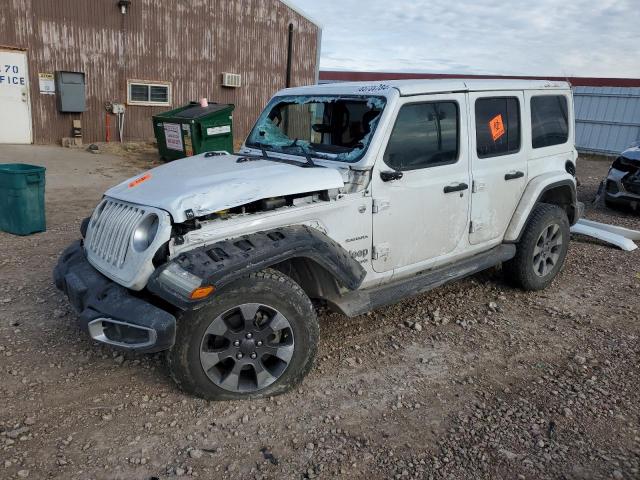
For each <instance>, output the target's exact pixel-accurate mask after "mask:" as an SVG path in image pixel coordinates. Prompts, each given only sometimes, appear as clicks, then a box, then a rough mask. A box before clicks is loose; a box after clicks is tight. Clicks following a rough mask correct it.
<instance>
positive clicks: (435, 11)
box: [291, 0, 640, 78]
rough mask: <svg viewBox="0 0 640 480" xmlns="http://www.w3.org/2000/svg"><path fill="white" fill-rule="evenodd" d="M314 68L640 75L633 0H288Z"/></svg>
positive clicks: (639, 0) (639, 2) (637, 4)
mask: <svg viewBox="0 0 640 480" xmlns="http://www.w3.org/2000/svg"><path fill="white" fill-rule="evenodd" d="M291 1H292V3H294V4H296V5H297V6H299V7H300V8H301V9H303V10H304V11H305V12H307V13H308V14H309V15H310V16H311V17H313V18H314V19H316V20H318V21H319V22H320V23H322V24H323V27H324V32H323V45H322V61H321V68H322V69H323V70H360V71H394V72H432V73H439V72H441V73H463V74H464V73H467V74H472V73H477V74H483V73H487V74H502V75H550V76H551V75H559V76H574V75H575V76H600V77H636V78H637V77H640V0H531V1H524V0H291Z"/></svg>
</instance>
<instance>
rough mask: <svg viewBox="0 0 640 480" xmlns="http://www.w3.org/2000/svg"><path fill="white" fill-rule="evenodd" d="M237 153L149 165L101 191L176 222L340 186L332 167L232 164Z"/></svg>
mask: <svg viewBox="0 0 640 480" xmlns="http://www.w3.org/2000/svg"><path fill="white" fill-rule="evenodd" d="M239 158H242V157H241V156H237V155H224V156H213V157H209V158H206V157H205V156H204V155H197V156H195V157H189V158H185V159H183V160H177V161H175V162H171V163H167V164H165V165H162V166H160V167H157V168H154V169H153V170H149V171H148V172H145V173H143V174H140V175H138V176H136V177H133V178H130V179H129V180H127V181H125V182H123V183H121V184H120V185H117V186H115V187H113V188H111V189H109V190H108V191H107V192H106V194H105V195H107V196H108V197H112V198H115V199H117V200H122V201H125V202H130V203H136V204H139V205H148V206H151V207H156V208H160V209H163V210H166V211H167V212H169V213H170V214H171V216H172V217H173V221H174V222H176V223H182V222H184V221H185V220H187V219H188V216H187V211H189V210H192V211H193V213H194V215H195V216H196V217H199V216H203V215H209V214H211V213H214V212H218V211H220V210H226V209H228V208H233V207H238V206H241V205H245V204H247V203H251V202H254V201H257V200H262V199H265V198H272V197H279V196H283V195H295V194H299V193H308V192H316V191H321V190H328V189H335V188H342V187H343V186H344V181H343V179H342V175H341V174H340V172H339V171H338V170H336V169H333V168H303V167H299V166H296V165H288V164H284V163H277V162H272V161H268V160H259V159H257V160H254V159H251V160H250V161H246V162H242V163H238V159H239Z"/></svg>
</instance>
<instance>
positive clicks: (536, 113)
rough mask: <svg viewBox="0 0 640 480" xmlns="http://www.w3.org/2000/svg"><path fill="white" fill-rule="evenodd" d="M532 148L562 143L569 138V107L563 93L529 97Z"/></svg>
mask: <svg viewBox="0 0 640 480" xmlns="http://www.w3.org/2000/svg"><path fill="white" fill-rule="evenodd" d="M531 128H532V140H533V148H544V147H550V146H552V145H562V144H563V143H567V141H568V140H569V107H568V106H567V97H565V96H564V95H541V96H537V97H532V98H531Z"/></svg>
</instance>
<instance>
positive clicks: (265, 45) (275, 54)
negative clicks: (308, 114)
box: [0, 0, 320, 143]
mask: <svg viewBox="0 0 640 480" xmlns="http://www.w3.org/2000/svg"><path fill="white" fill-rule="evenodd" d="M117 3H118V2H117V1H116V0H55V1H53V0H0V14H1V15H0V46H5V47H11V48H18V49H25V50H27V55H28V61H29V77H30V83H31V105H32V112H33V113H32V115H33V131H34V142H35V143H56V142H59V141H60V139H61V138H62V137H68V136H70V134H71V126H72V120H74V119H81V120H82V124H83V128H84V138H85V141H103V140H104V139H105V134H106V132H105V112H106V111H105V108H104V104H105V102H107V101H112V102H120V103H125V102H126V98H127V91H126V89H127V80H152V81H166V82H171V84H172V97H173V102H172V104H173V106H178V105H181V104H184V103H187V102H188V101H191V100H197V99H199V98H200V97H202V96H205V97H208V98H209V99H210V101H215V102H219V103H234V104H235V105H236V107H237V108H236V113H235V117H234V120H235V132H234V133H235V137H236V138H237V139H242V138H244V136H246V134H247V133H248V131H249V129H250V128H251V126H252V125H253V122H254V120H255V118H256V116H257V115H258V113H259V112H260V110H261V109H262V107H263V106H264V105H265V103H266V102H267V101H268V99H269V98H270V97H271V95H273V93H275V92H276V91H277V90H279V89H281V88H284V86H285V78H286V64H287V42H288V28H289V24H290V23H292V24H293V25H294V28H295V33H294V49H293V76H292V83H293V85H304V84H312V83H315V81H316V73H317V52H318V37H319V34H320V30H319V27H318V26H317V25H315V24H313V23H312V22H311V21H309V20H307V19H306V18H305V17H303V16H301V15H299V14H298V13H297V12H295V11H293V10H292V9H290V8H289V7H287V6H286V5H285V4H283V3H281V2H280V1H278V0H163V1H157V0H133V1H132V3H131V6H130V8H129V12H128V13H127V14H126V15H122V14H121V13H120V10H119V8H118V6H117ZM57 70H70V71H80V72H84V73H85V74H86V78H87V112H85V113H84V114H82V115H71V114H60V113H58V112H57V108H56V104H55V97H53V96H46V95H40V93H39V88H38V73H39V72H42V73H52V72H54V71H57ZM223 72H231V73H239V74H241V75H242V82H243V86H242V87H241V88H240V89H237V90H236V89H227V88H224V87H222V86H221V74H222V73H223ZM169 108H170V107H147V106H137V105H136V106H133V105H132V106H129V107H128V109H127V118H126V122H125V139H128V140H146V139H148V138H150V137H152V136H153V130H152V122H151V116H152V115H154V114H155V113H158V112H161V111H164V110H167V109H169ZM113 123H114V120H113V119H112V137H113V138H115V132H116V128H115V125H113Z"/></svg>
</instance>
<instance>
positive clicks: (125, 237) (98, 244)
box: [85, 200, 145, 268]
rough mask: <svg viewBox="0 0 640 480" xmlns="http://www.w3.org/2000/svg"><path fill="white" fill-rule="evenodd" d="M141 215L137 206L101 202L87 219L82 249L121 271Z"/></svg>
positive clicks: (143, 213)
mask: <svg viewBox="0 0 640 480" xmlns="http://www.w3.org/2000/svg"><path fill="white" fill-rule="evenodd" d="M144 215H145V210H144V209H143V208H141V207H138V206H135V205H129V204H126V203H121V202H116V201H114V200H105V201H104V202H103V203H102V204H101V205H100V206H99V207H98V209H97V211H96V214H95V216H94V218H93V219H92V220H91V224H90V227H89V231H88V232H87V240H86V242H85V247H86V249H87V250H88V251H90V252H91V253H92V254H93V255H95V256H97V257H99V258H101V259H102V260H103V261H104V262H106V263H108V264H110V265H113V266H115V267H116V268H122V266H123V265H124V262H125V260H126V258H127V251H128V250H129V244H130V243H131V236H132V235H133V232H134V230H135V228H136V225H137V224H138V222H139V221H140V220H141V219H142V217H143V216H144Z"/></svg>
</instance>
